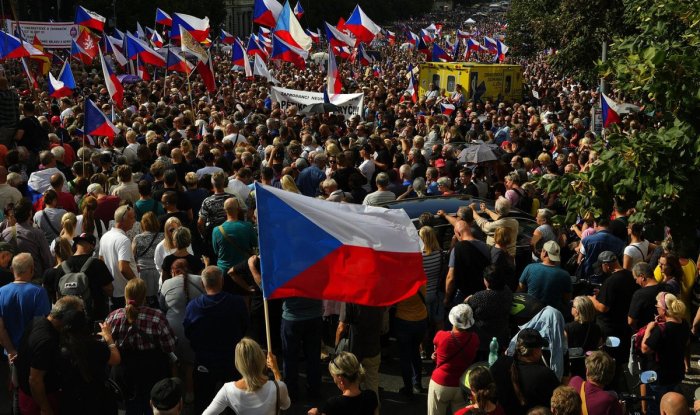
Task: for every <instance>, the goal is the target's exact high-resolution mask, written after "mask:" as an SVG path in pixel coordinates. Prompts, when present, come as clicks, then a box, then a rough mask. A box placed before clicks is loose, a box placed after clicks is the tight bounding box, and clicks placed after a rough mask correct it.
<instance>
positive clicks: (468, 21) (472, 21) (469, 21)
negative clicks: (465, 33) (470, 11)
mask: <svg viewBox="0 0 700 415" xmlns="http://www.w3.org/2000/svg"><path fill="white" fill-rule="evenodd" d="M464 23H466V24H474V23H476V20H474V19H472V18H471V17H470V18H468V19H467V20H465V21H464Z"/></svg>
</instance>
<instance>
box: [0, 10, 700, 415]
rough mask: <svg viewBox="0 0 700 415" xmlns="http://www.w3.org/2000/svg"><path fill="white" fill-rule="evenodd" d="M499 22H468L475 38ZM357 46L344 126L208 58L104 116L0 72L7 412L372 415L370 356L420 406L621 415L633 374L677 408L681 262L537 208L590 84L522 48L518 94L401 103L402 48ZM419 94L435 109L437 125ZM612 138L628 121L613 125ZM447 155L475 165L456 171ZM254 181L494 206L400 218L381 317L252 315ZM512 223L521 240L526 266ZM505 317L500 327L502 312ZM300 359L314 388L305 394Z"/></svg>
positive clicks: (572, 136)
mask: <svg viewBox="0 0 700 415" xmlns="http://www.w3.org/2000/svg"><path fill="white" fill-rule="evenodd" d="M465 16H467V14H465V13H456V14H454V15H446V14H433V15H430V16H428V17H425V18H422V20H413V21H407V22H399V23H397V24H396V28H397V30H403V28H405V27H406V26H407V25H414V26H415V25H420V24H423V23H425V26H427V25H428V24H430V23H431V22H435V21H442V22H444V27H443V29H442V31H443V35H451V36H454V34H455V31H456V29H457V28H460V27H462V23H461V22H462V21H463V20H464V17H465ZM502 19H503V16H498V15H495V16H484V17H483V18H482V19H480V20H481V21H480V22H478V23H477V24H476V25H475V26H473V27H472V28H471V30H475V31H478V32H480V33H482V34H492V33H495V32H497V31H500V30H502V28H503V24H504V21H503V20H502ZM398 43H401V42H398ZM379 52H380V54H381V56H382V59H381V60H380V61H378V62H375V63H373V65H374V66H375V67H377V68H376V69H378V70H367V68H362V67H361V66H359V64H357V63H353V62H347V61H343V62H340V64H339V69H340V74H341V76H340V77H341V79H342V82H343V92H363V93H364V109H363V113H362V114H358V115H353V116H350V117H348V118H347V119H345V118H344V117H343V116H342V115H339V114H332V113H330V114H329V113H325V114H300V112H299V109H298V108H297V107H294V106H291V107H287V108H284V109H282V108H280V107H279V104H278V103H276V102H273V101H272V100H271V98H270V95H269V94H270V84H269V83H268V82H267V81H266V80H264V79H260V78H256V79H247V78H245V75H244V74H243V73H241V72H238V71H235V70H233V69H232V67H231V63H230V62H229V58H227V57H226V55H223V54H215V55H214V65H213V66H214V69H215V73H216V79H217V85H218V89H217V91H216V92H215V93H214V94H210V93H208V92H207V91H206V88H205V87H204V85H203V83H201V82H198V81H197V78H195V77H194V76H193V82H192V83H191V89H190V88H188V83H187V81H186V79H185V78H183V77H182V76H181V75H179V74H168V75H167V77H164V78H163V77H156V79H155V80H153V81H148V82H139V83H136V84H132V85H126V91H125V98H124V103H123V104H124V105H123V107H124V108H123V110H120V109H119V106H114V105H113V103H111V102H110V99H109V95H108V93H107V89H106V87H105V85H104V81H103V79H102V78H101V76H100V75H98V74H99V73H100V72H99V70H98V69H97V67H96V66H94V65H93V66H84V65H82V64H74V65H73V68H74V69H73V72H74V74H75V77H76V83H77V86H78V88H77V89H76V91H75V93H74V95H73V96H72V97H65V98H61V99H58V100H55V99H51V98H49V97H48V94H47V93H46V92H42V91H36V90H23V88H22V87H21V85H23V82H26V80H23V79H22V77H21V74H20V73H19V72H15V75H13V74H11V71H10V69H9V68H8V69H7V70H6V71H4V73H3V74H0V208H2V209H0V215H2V216H1V217H0V219H2V223H1V224H0V231H1V234H0V239H1V241H0V345H2V347H3V348H4V350H5V353H4V356H5V359H3V364H2V365H0V367H1V368H2V369H3V370H2V371H0V376H2V377H3V384H4V382H5V380H7V383H8V384H9V385H10V389H11V394H12V398H13V399H12V402H13V409H14V411H15V413H18V414H23V415H24V414H54V413H56V414H58V413H65V414H69V413H70V414H79V413H105V414H111V413H116V412H117V408H118V407H119V406H121V407H122V409H124V410H125V411H126V414H127V415H131V414H150V413H159V414H176V413H180V412H181V411H191V413H197V414H200V413H204V414H217V413H222V412H224V411H231V410H232V411H235V413H238V414H248V413H251V414H276V413H279V411H280V410H285V409H288V408H289V407H290V405H293V404H295V403H296V402H299V401H302V402H306V403H308V404H309V405H311V406H313V408H312V409H310V410H308V413H309V414H327V415H334V414H346V413H353V414H374V413H379V411H380V408H381V402H382V396H383V393H385V392H387V391H386V390H384V391H382V389H384V388H382V385H381V382H380V376H379V373H380V365H381V362H382V361H386V360H387V359H392V358H395V357H396V358H397V360H398V361H399V364H400V367H401V376H402V380H403V387H401V388H400V389H399V390H398V392H399V393H400V394H401V395H403V396H404V397H405V398H406V399H407V400H410V399H413V398H414V396H415V395H416V394H427V402H428V403H427V409H426V410H427V413H428V414H430V415H444V414H445V413H447V410H448V408H450V410H451V411H452V412H451V413H455V414H481V413H487V414H498V415H500V414H526V413H528V414H530V413H531V414H541V413H550V411H551V413H553V414H558V415H562V414H578V413H581V412H582V411H583V413H584V414H587V413H591V414H599V413H609V414H622V413H623V411H624V409H623V405H622V404H621V402H620V399H619V398H620V397H619V396H617V395H616V392H617V393H622V392H629V391H630V390H631V388H632V387H633V386H634V385H630V384H628V382H627V380H628V377H629V373H630V371H631V372H632V373H635V374H636V373H638V372H639V371H641V370H645V369H654V370H656V372H657V380H656V381H655V382H654V383H652V384H650V385H648V387H647V388H646V389H647V394H649V395H653V396H655V397H656V399H657V400H656V401H652V402H651V403H649V404H648V413H650V414H657V413H669V414H670V413H673V414H682V413H687V412H688V408H689V407H690V406H692V405H690V404H689V403H687V402H685V400H684V399H685V398H684V397H683V395H682V394H679V393H678V392H682V390H681V388H680V386H681V383H682V381H683V379H684V376H685V374H686V373H687V372H688V371H689V370H691V367H690V363H689V359H688V357H687V356H688V350H689V345H690V342H691V339H692V338H694V335H695V334H696V333H697V330H698V329H699V328H700V314H698V315H697V316H695V318H694V319H692V320H691V317H692V316H694V314H693V313H694V311H695V309H696V308H697V306H698V305H699V300H700V287H696V280H697V267H696V263H695V262H694V261H693V257H694V256H695V255H696V254H697V253H696V252H693V251H692V250H690V249H689V248H688V247H683V246H676V245H674V243H673V240H672V239H671V238H670V237H668V236H665V235H664V232H663V229H661V231H659V230H658V229H653V228H652V227H651V226H647V225H648V224H641V223H634V222H630V221H629V219H628V218H629V216H630V215H631V214H632V213H633V209H632V207H631V206H626V205H625V204H624V201H619V200H618V201H616V203H615V211H614V212H613V213H612V215H611V216H610V217H608V216H607V215H606V216H598V217H595V216H594V215H593V214H586V215H583V216H582V217H581V218H580V220H579V221H578V222H577V224H576V225H574V226H572V227H571V228H570V229H563V228H561V227H560V226H557V225H555V224H554V223H553V216H554V215H557V214H566V213H567V212H566V207H565V206H564V205H563V203H562V202H561V201H560V200H559V199H558V198H557V194H554V193H547V192H546V191H545V190H546V188H545V187H544V186H542V187H541V186H539V185H538V183H539V182H538V180H542V179H540V178H543V179H545V180H546V178H547V177H550V178H551V177H555V176H561V175H565V174H569V173H575V172H578V171H586V170H587V169H589V168H590V166H591V165H593V163H597V162H600V161H599V160H598V155H597V154H596V152H595V151H594V150H593V149H592V144H593V143H595V142H599V141H600V140H602V139H603V138H602V137H600V136H599V135H597V134H595V133H594V132H592V131H591V122H592V120H591V108H592V106H593V105H594V103H595V102H596V101H597V100H598V99H599V97H600V95H599V91H597V89H596V86H594V85H582V84H580V83H578V82H577V81H576V80H574V79H571V78H567V77H562V76H560V75H559V74H557V73H555V72H554V71H552V70H551V69H550V68H549V67H548V66H547V64H546V59H545V56H544V55H542V56H539V57H538V58H536V59H534V60H528V61H524V60H523V61H521V62H517V63H520V64H522V65H523V70H524V81H525V83H526V86H527V93H526V98H525V99H524V101H523V102H489V101H485V102H483V101H473V100H471V99H469V97H465V96H461V95H459V94H461V92H459V90H458V92H456V93H455V94H448V93H445V92H444V91H440V92H439V93H438V94H437V96H436V95H435V94H436V93H435V92H433V91H430V92H429V93H428V94H426V95H425V96H422V97H420V99H419V100H418V102H416V103H413V102H412V101H411V99H410V94H409V95H406V93H405V90H406V88H407V84H408V78H407V74H408V72H407V70H408V66H409V63H410V64H413V65H415V64H417V63H418V62H419V61H421V60H423V59H424V57H423V56H422V55H421V54H418V53H416V52H413V51H411V50H410V49H402V48H400V47H399V45H398V44H396V45H389V44H385V43H383V46H382V47H381V48H380V50H379ZM475 58H476V59H478V58H479V57H478V55H476V57H475ZM271 68H272V71H273V73H274V77H275V78H276V79H277V80H279V82H280V84H281V85H282V86H285V87H287V88H291V89H297V90H307V91H323V88H324V86H325V82H326V80H325V71H324V70H321V68H320V67H319V66H318V65H317V64H315V63H313V62H308V63H307V67H306V69H303V70H302V69H298V68H294V67H292V66H288V65H287V64H280V63H279V62H278V63H276V64H271ZM376 73H381V74H382V76H381V77H377V76H375V74H376ZM534 92H536V93H534ZM430 94H432V95H430ZM88 98H89V99H92V100H93V101H94V102H96V103H98V105H99V106H100V108H101V109H102V110H103V111H104V112H105V113H106V114H108V115H109V116H110V117H111V118H113V119H114V122H115V125H116V126H117V127H118V128H119V130H120V132H119V133H118V135H117V137H115V138H114V139H113V140H112V139H107V138H102V137H90V138H86V137H85V136H83V135H82V132H81V130H80V128H82V126H83V122H84V103H85V100H86V99H88ZM443 101H450V102H452V103H455V104H457V105H456V106H457V108H456V111H455V112H454V113H453V114H452V115H449V116H447V115H443V114H442V113H441V111H440V105H439V104H440V103H441V102H443ZM621 128H622V129H623V130H624V131H628V132H630V131H635V130H639V129H643V128H652V125H651V123H650V121H649V120H645V119H644V117H643V115H635V114H632V115H630V116H628V117H626V118H625V119H623V122H622V125H621ZM464 143H466V144H470V143H487V144H489V145H492V146H493V148H498V149H500V151H499V152H498V154H499V158H498V159H497V160H495V161H490V162H487V163H480V164H477V165H472V164H463V163H461V162H460V161H459V153H460V150H462V148H463V146H464ZM254 183H260V184H262V185H268V186H275V187H278V188H281V189H284V190H287V191H290V192H295V193H300V194H303V195H305V196H308V197H314V198H322V199H325V200H327V201H328V202H336V203H356V204H364V205H370V206H375V205H381V204H383V203H386V202H390V201H394V200H402V199H407V198H414V197H415V198H423V197H431V196H445V197H447V196H451V195H455V194H458V195H469V196H472V197H474V198H476V199H477V200H480V201H481V200H486V199H490V200H493V201H494V204H493V206H494V207H493V210H491V209H489V208H488V207H487V204H485V203H478V204H477V203H470V202H465V205H464V206H463V207H462V208H460V209H459V210H458V211H457V212H445V211H442V210H441V211H437V212H428V213H427V214H424V215H422V216H421V218H420V229H419V232H418V234H419V236H420V239H421V241H422V246H423V249H424V251H423V259H424V261H423V268H424V269H423V270H416V272H421V271H424V272H425V274H426V276H427V284H426V285H425V286H424V287H422V288H421V289H420V290H419V291H418V292H417V293H415V294H414V295H412V296H411V297H409V298H407V299H406V300H404V301H401V302H400V303H398V304H396V305H395V306H393V307H389V308H387V307H372V306H367V305H357V304H350V303H339V302H335V301H330V300H319V299H309V298H288V299H283V300H271V301H269V302H268V304H267V305H264V302H263V299H262V292H261V288H260V284H261V275H260V265H259V256H258V253H257V238H258V237H257V228H256V205H255V197H254V188H253V184H254ZM514 209H519V210H520V211H522V212H524V213H526V214H531V215H532V216H533V217H534V218H535V220H536V223H537V225H536V229H535V230H534V232H532V234H528V235H526V236H528V237H529V238H528V240H529V241H530V246H527V247H526V248H527V249H528V255H527V256H526V258H524V259H523V258H522V257H521V256H520V255H517V250H518V249H519V248H520V247H519V245H518V240H519V237H520V235H521V234H522V232H523V231H522V229H520V225H519V222H518V220H516V219H515V217H514V216H513V215H512V211H513V210H514ZM443 223H449V224H450V225H451V227H450V229H452V230H451V231H450V232H448V233H447V234H446V233H445V232H444V227H440V226H438V225H441V224H443ZM452 235H453V236H452ZM451 236H452V237H451ZM300 237H303V236H302V235H300ZM270 255H274V253H270ZM530 256H531V258H530ZM570 275H576V276H578V277H579V278H580V279H581V280H584V281H587V282H588V284H589V285H587V286H586V287H584V288H583V289H582V287H581V284H572V279H571V277H570ZM591 287H595V288H594V289H591ZM577 290H578V291H577ZM512 304H519V306H520V308H518V307H516V308H518V309H519V310H520V309H523V310H524V311H522V312H519V313H516V314H517V315H512V307H511V305H512ZM267 306H269V323H266V319H265V316H264V308H265V307H267ZM266 324H269V329H270V330H271V332H272V336H271V344H267V341H266V335H265V331H266ZM633 335H635V337H633ZM610 337H615V338H618V339H619V340H620V345H619V346H617V347H611V346H610V344H609V342H606V339H608V338H610ZM389 339H391V340H389ZM392 341H393V342H395V343H396V346H398V351H399V352H398V356H394V355H393V352H392V351H391V350H392V349H391V348H390V347H387V344H391V342H392ZM337 345H342V347H340V348H338V350H335V349H336V346H337ZM341 349H342V351H341ZM394 353H395V352H394ZM302 356H303V358H302ZM278 359H280V361H281V370H280V368H279V367H278V363H277V361H278ZM425 360H432V361H433V363H434V365H433V366H432V373H431V374H430V380H429V384H428V385H424V384H423V375H424V361H425ZM483 362H488V364H485V363H483ZM628 362H629V365H628ZM302 363H303V366H304V373H305V377H300V372H301V368H300V365H301V364H302ZM324 363H327V367H328V374H329V375H330V378H331V379H332V380H333V382H334V383H335V385H336V386H337V387H338V389H339V390H340V395H338V396H332V397H328V396H322V395H321V383H322V377H323V375H324V373H325V368H324ZM9 372H11V374H10V373H9ZM302 379H305V381H302ZM426 386H427V388H426Z"/></svg>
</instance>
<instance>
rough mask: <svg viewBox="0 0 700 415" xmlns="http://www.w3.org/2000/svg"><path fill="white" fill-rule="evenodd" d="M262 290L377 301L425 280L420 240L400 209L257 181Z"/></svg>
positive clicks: (387, 301)
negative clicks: (337, 200) (325, 198)
mask: <svg viewBox="0 0 700 415" xmlns="http://www.w3.org/2000/svg"><path fill="white" fill-rule="evenodd" d="M255 198H256V205H257V206H258V226H259V228H260V264H261V273H262V287H263V296H264V297H265V298H267V299H270V298H286V297H308V298H318V299H328V300H335V301H343V302H350V303H355V304H363V305H371V306H388V305H392V304H395V303H397V302H399V301H401V300H403V299H406V298H408V297H410V296H412V295H415V294H416V292H417V291H418V290H419V289H420V287H422V286H423V285H424V284H425V283H426V277H425V272H424V271H423V266H422V263H423V262H422V261H423V258H422V254H421V247H420V242H419V241H420V238H419V237H418V233H417V231H416V228H415V226H413V224H412V222H411V220H410V218H409V217H408V215H407V214H406V213H405V212H404V211H403V210H400V209H384V208H378V207H371V206H361V205H352V204H337V203H335V204H332V203H329V202H326V201H323V200H319V199H314V198H309V197H306V196H302V195H299V194H295V193H292V192H285V191H284V190H280V189H276V188H274V187H272V186H262V185H260V184H256V185H255Z"/></svg>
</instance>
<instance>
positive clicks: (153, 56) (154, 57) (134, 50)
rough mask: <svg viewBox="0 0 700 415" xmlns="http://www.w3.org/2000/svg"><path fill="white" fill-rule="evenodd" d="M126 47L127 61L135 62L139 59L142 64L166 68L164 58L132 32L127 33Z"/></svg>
mask: <svg viewBox="0 0 700 415" xmlns="http://www.w3.org/2000/svg"><path fill="white" fill-rule="evenodd" d="M126 45H127V46H126V50H127V59H129V60H134V59H136V58H137V57H138V58H139V60H140V61H141V63H148V64H150V65H155V66H160V67H162V66H165V58H164V57H162V56H161V55H160V54H159V53H158V52H156V51H155V50H153V49H151V47H150V46H149V45H147V44H146V43H145V42H144V41H143V40H141V39H138V38H137V37H136V36H134V35H133V34H131V33H130V32H127V33H126Z"/></svg>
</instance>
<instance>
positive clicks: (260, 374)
mask: <svg viewBox="0 0 700 415" xmlns="http://www.w3.org/2000/svg"><path fill="white" fill-rule="evenodd" d="M266 369H270V370H271V371H272V374H273V376H274V377H275V380H269V379H268V377H267V373H265V372H266ZM236 370H238V372H240V374H241V376H242V377H243V378H242V379H240V380H237V381H235V382H228V383H225V384H224V386H222V387H221V389H220V390H219V393H217V394H216V397H214V400H212V402H211V404H210V405H209V407H207V409H205V410H204V412H203V414H204V415H215V414H220V413H221V412H222V411H223V410H224V409H226V408H230V409H233V410H234V411H235V412H236V413H237V414H257V415H276V414H277V413H279V410H286V409H288V408H289V406H290V405H291V400H290V399H289V393H288V392H287V385H285V384H284V382H282V375H281V374H280V371H279V369H278V368H277V359H276V358H275V355H274V354H272V352H268V353H267V357H265V352H263V350H262V348H261V347H260V345H259V344H258V343H257V342H256V341H255V340H253V339H251V338H248V337H244V338H243V339H241V341H240V342H238V344H237V345H236Z"/></svg>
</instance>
